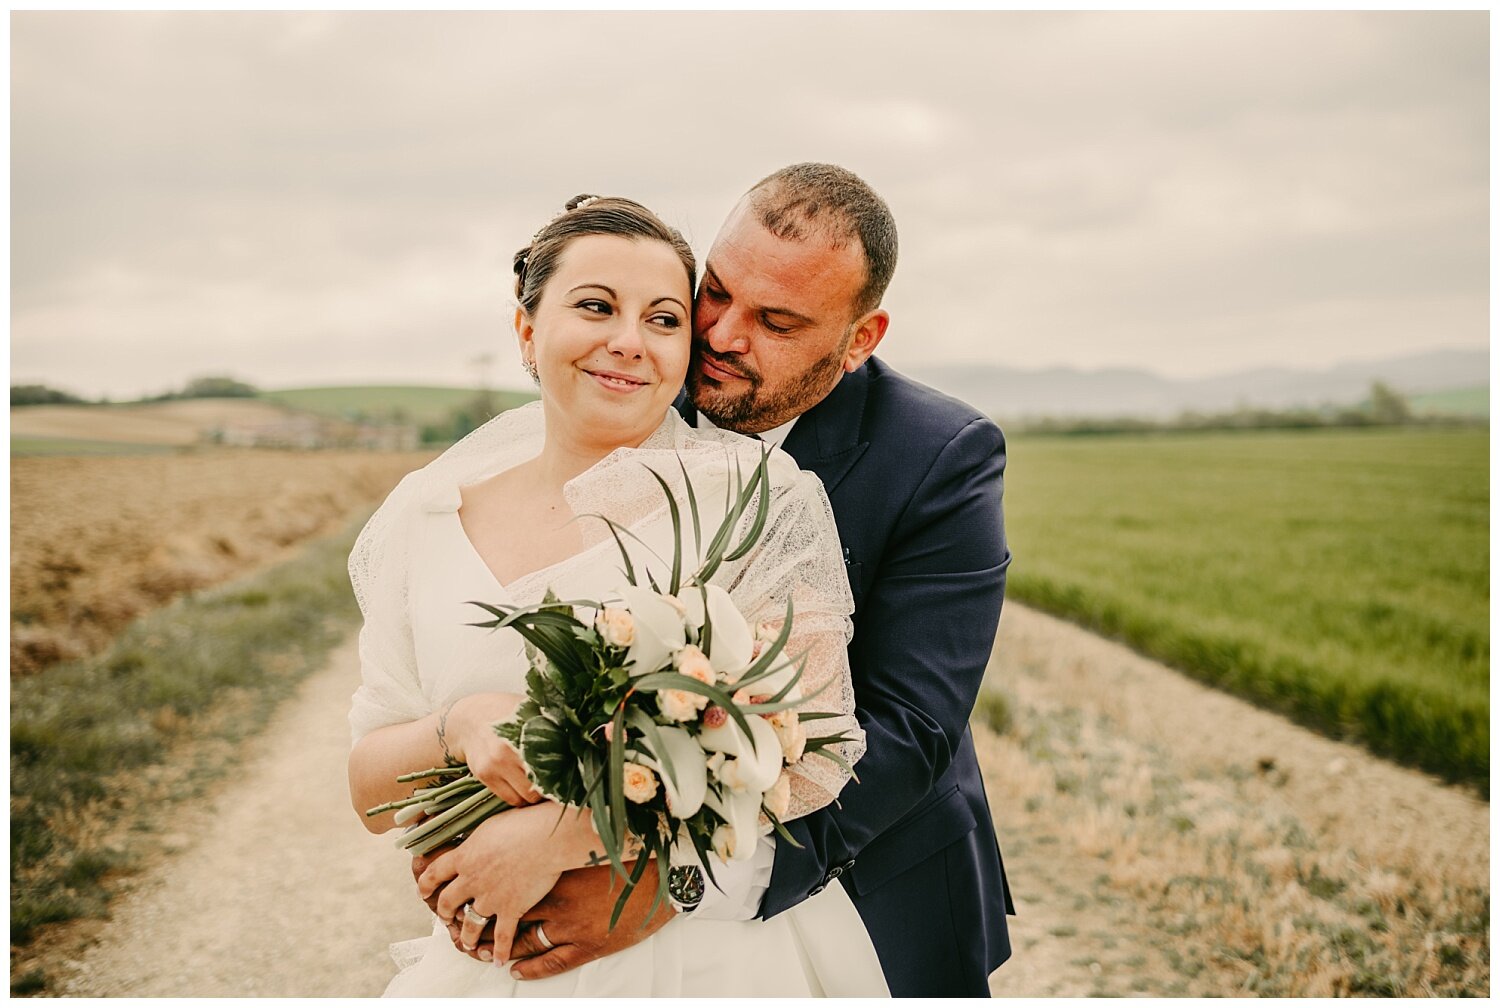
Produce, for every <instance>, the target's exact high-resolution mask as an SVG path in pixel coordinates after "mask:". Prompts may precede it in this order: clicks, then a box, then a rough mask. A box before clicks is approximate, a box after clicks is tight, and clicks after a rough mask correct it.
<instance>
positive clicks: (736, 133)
mask: <svg viewBox="0 0 1500 1008" xmlns="http://www.w3.org/2000/svg"><path fill="white" fill-rule="evenodd" d="M1487 74H1488V42H1487V21H1486V16H1485V15H1484V14H1483V13H1482V12H1470V13H1446V14H1424V13H1393V12H1379V13H1360V12H1335V13H1302V14H1296V13H1291V14H1288V13H1240V14H1101V13H1078V14H1033V13H966V14H959V13H941V14H870V13H864V14H855V13H845V14H833V13H823V14H789V13H775V14H772V13H756V14H751V13H738V14H624V13H615V14H600V13H574V14H526V13H467V14H396V13H328V14H276V13H236V14H192V13H154V14H145V13H139V14H127V13H71V14H60V13H43V12H19V13H17V14H15V15H14V17H13V20H12V106H13V109H12V187H13V188H12V269H13V275H12V369H13V372H14V373H15V375H16V377H17V379H18V380H19V379H20V378H21V377H23V376H25V377H28V378H36V379H39V380H47V381H51V382H53V383H55V384H59V385H63V386H67V387H74V388H78V389H79V390H81V391H85V392H88V393H90V394H97V393H99V392H109V393H111V394H116V395H127V394H134V393H138V392H141V391H155V390H159V389H161V388H164V387H167V386H169V385H172V384H176V383H178V382H180V381H181V380H182V379H183V378H185V377H188V376H189V375H190V374H191V373H196V372H198V371H201V370H214V371H225V370H230V371H237V373H241V374H242V375H243V376H244V377H246V378H249V379H250V380H255V381H261V382H265V383H271V382H276V383H299V382H304V381H305V382H308V383H313V382H318V383H323V382H331V381H340V380H342V381H349V382H358V381H362V380H367V379H374V378H381V379H391V378H397V377H401V376H403V375H422V376H423V377H424V378H425V379H426V380H433V381H440V380H449V381H454V382H466V381H468V380H469V368H468V362H469V361H470V360H471V359H472V357H473V356H474V354H475V353H477V352H479V351H480V349H483V348H485V347H498V351H497V352H498V354H499V355H500V357H501V359H502V368H503V366H504V364H503V362H504V361H508V360H509V359H510V358H509V356H508V355H509V354H511V353H513V351H511V350H510V348H509V343H510V337H509V335H508V328H509V314H510V302H509V290H508V284H507V268H508V259H509V255H510V253H511V251H513V250H514V248H515V247H516V246H517V245H519V244H520V243H521V242H523V241H524V240H525V238H526V237H527V236H528V235H529V234H530V233H531V232H532V230H534V229H535V227H536V226H537V225H538V224H540V223H541V222H542V221H543V220H545V219H546V218H547V217H548V216H550V214H552V213H553V212H555V210H556V209H557V208H558V207H559V206H560V205H561V203H562V201H564V200H565V199H567V198H568V197H569V196H572V195H574V194H575V193H578V192H601V193H622V194H626V195H631V196H634V197H635V198H638V199H640V200H642V201H643V202H645V203H647V204H648V205H650V206H653V207H655V208H657V209H659V210H660V211H661V212H662V213H663V215H664V216H666V217H667V218H668V219H669V220H671V221H673V222H674V223H676V224H678V225H679V226H681V227H682V228H683V230H684V232H685V233H686V234H687V235H688V237H689V239H690V240H691V241H692V242H693V244H694V246H695V247H696V248H697V249H698V251H699V252H700V253H703V252H705V251H706V250H707V248H708V246H709V244H710V242H711V240H712V237H713V234H714V232H715V231H716V229H717V227H718V224H719V222H720V221H721V220H722V217H723V214H724V213H725V211H726V210H727V209H728V207H729V206H730V205H732V203H733V202H734V200H735V199H736V198H737V197H738V196H739V194H740V193H742V192H743V191H744V189H745V188H746V187H747V186H748V185H749V184H750V183H751V182H753V181H754V180H755V179H757V178H759V177H760V176H762V175H764V174H765V173H766V172H769V171H771V170H773V169H775V168H776V167H779V166H780V165H782V164H786V163H790V162H792V161H800V160H831V161H836V162H839V163H842V164H846V165H847V166H849V167H851V168H853V169H854V170H855V171H857V172H859V173H860V174H862V175H863V176H864V177H866V178H867V179H868V180H869V181H870V182H871V183H872V184H873V185H874V186H875V187H876V188H877V189H878V190H879V191H880V192H881V193H882V194H883V195H884V196H885V197H886V199H887V201H888V202H889V203H890V204H891V206H892V208H893V210H894V211H895V213H896V215H897V220H898V223H899V226H900V229H901V236H902V256H901V264H900V267H899V269H898V271H897V275H896V280H895V282H894V284H893V286H892V289H891V294H890V298H889V301H890V306H891V308H892V310H893V313H894V314H895V317H896V322H895V326H894V328H893V335H892V338H891V339H890V340H889V341H888V343H887V347H886V348H883V354H884V355H885V356H887V357H888V358H889V359H890V360H892V361H893V362H895V363H896V364H897V365H898V366H900V365H901V364H903V363H905V364H915V363H918V362H927V361H930V360H939V361H946V362H952V361H961V360H989V361H997V362H1004V363H1009V364H1015V365H1020V366H1039V365H1045V364H1059V363H1073V364H1077V365H1080V366H1097V365H1101V364H1131V365H1136V366H1143V367H1149V368H1156V369H1159V370H1163V371H1167V372H1173V373H1179V374H1181V373H1205V372H1208V371H1213V370H1221V369H1224V368H1227V367H1235V366H1248V365H1256V364H1270V363H1289V364H1297V363H1300V362H1306V363H1308V364H1310V365H1311V364H1314V363H1324V362H1331V361H1333V360H1338V359H1341V358H1342V357H1346V356H1359V355H1365V351H1366V350H1368V349H1369V348H1370V347H1371V346H1372V345H1376V344H1378V345H1380V346H1388V347H1390V348H1391V349H1392V350H1393V351H1405V350H1414V349H1420V348H1422V347H1424V346H1428V345H1433V344H1444V345H1454V344H1463V345H1476V346H1477V345H1481V344H1482V343H1484V342H1485V341H1486V340H1487V333H1488V330H1487V325H1488V323H1487V273H1488V261H1487V258H1488V257H1487V242H1488V222H1487V218H1488V101H1487V96H1488V82H1487Z"/></svg>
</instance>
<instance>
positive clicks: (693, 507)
mask: <svg viewBox="0 0 1500 1008" xmlns="http://www.w3.org/2000/svg"><path fill="white" fill-rule="evenodd" d="M677 467H678V468H679V469H681V470H682V485H683V487H684V488H686V490H687V499H688V514H690V515H692V516H693V552H695V553H700V554H701V553H702V551H703V530H702V528H701V527H700V524H699V520H698V496H697V495H696V494H694V493H693V481H692V480H690V479H688V471H687V466H686V465H684V464H683V462H682V456H681V455H680V454H679V455H678V456H677Z"/></svg>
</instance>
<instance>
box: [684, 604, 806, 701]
mask: <svg viewBox="0 0 1500 1008" xmlns="http://www.w3.org/2000/svg"><path fill="white" fill-rule="evenodd" d="M707 608H708V605H707V603H705V604H704V609H705V610H706V609H707ZM791 636H792V600H791V599H790V598H788V599H787V600H786V616H785V617H784V618H783V619H782V621H781V631H780V632H779V633H778V634H777V635H776V639H775V640H774V641H772V642H771V643H770V644H769V645H767V646H766V647H765V648H764V649H762V650H761V653H760V657H759V658H757V659H755V661H753V662H751V663H750V667H749V668H747V669H746V670H745V671H744V674H743V675H741V676H740V677H739V679H738V680H736V681H735V685H736V686H739V687H741V688H743V687H745V686H749V685H751V684H752V683H755V682H758V681H760V680H761V679H764V678H765V677H766V676H768V675H770V674H771V665H772V664H773V663H774V662H775V661H776V659H778V658H780V657H781V652H782V651H784V650H786V642H787V641H788V640H790V639H791ZM799 678H800V677H799Z"/></svg>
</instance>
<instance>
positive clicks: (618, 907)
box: [609, 854, 650, 931]
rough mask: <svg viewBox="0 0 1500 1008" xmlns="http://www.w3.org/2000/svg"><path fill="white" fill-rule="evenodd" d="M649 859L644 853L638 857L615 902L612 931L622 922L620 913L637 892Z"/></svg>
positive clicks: (611, 922) (611, 923)
mask: <svg viewBox="0 0 1500 1008" xmlns="http://www.w3.org/2000/svg"><path fill="white" fill-rule="evenodd" d="M648 860H650V859H649V858H647V857H646V856H645V855H644V854H642V856H641V857H639V858H637V859H636V862H635V868H633V869H632V870H631V872H630V875H629V877H628V878H627V880H626V882H625V888H624V889H623V890H621V892H620V898H619V899H618V900H617V901H616V902H615V909H614V912H613V913H611V914H610V915H609V929H610V930H611V931H613V930H614V929H615V925H616V924H618V923H620V914H621V913H622V912H624V910H625V904H626V902H628V901H629V899H630V894H631V893H633V892H635V885H636V883H637V882H639V881H640V880H641V876H642V875H644V874H646V862H647V861H648ZM648 919H649V915H648Z"/></svg>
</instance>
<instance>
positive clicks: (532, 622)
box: [366, 456, 853, 927]
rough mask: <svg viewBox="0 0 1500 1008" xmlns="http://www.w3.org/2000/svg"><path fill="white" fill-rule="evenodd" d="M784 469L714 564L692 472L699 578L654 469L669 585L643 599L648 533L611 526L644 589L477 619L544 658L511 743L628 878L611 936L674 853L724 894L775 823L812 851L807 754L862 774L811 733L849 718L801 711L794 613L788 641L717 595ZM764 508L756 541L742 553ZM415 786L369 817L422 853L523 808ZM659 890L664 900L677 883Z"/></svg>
mask: <svg viewBox="0 0 1500 1008" xmlns="http://www.w3.org/2000/svg"><path fill="white" fill-rule="evenodd" d="M767 463H768V456H762V458H761V461H760V464H759V466H758V467H757V468H756V470H755V472H754V473H753V474H752V476H751V478H750V480H749V482H748V483H746V482H745V481H744V479H743V477H742V475H741V474H740V473H739V472H738V471H737V472H736V480H735V483H734V485H732V486H731V487H730V488H729V491H728V500H727V501H726V515H725V518H724V520H723V522H722V523H721V524H720V525H719V527H718V529H717V530H716V531H715V532H714V533H713V535H712V536H711V537H710V539H709V542H708V545H707V547H706V548H704V547H703V545H702V529H701V528H700V520H699V512H698V506H697V501H696V499H695V498H694V494H693V487H692V483H691V481H689V480H687V471H686V469H685V468H684V470H683V477H684V486H685V490H686V497H687V502H686V503H687V513H688V516H689V517H690V519H691V523H692V530H693V537H694V547H695V550H697V551H698V555H700V556H701V557H702V563H701V565H700V566H699V567H698V568H697V569H696V570H694V571H691V572H685V571H684V570H683V556H682V543H683V536H682V531H683V517H682V513H681V509H680V507H679V504H678V501H677V500H676V498H675V497H674V496H673V494H672V492H671V489H670V487H669V486H668V484H667V482H666V480H664V479H663V478H662V477H661V476H660V474H658V473H656V472H655V471H652V473H651V475H652V476H653V477H655V478H656V480H657V482H658V483H660V484H661V487H662V490H663V492H664V493H665V494H666V498H667V507H668V509H669V513H670V517H671V520H672V531H673V542H674V544H675V546H674V551H673V557H672V566H671V574H670V577H669V579H668V580H667V583H666V584H658V583H657V582H656V580H655V579H654V578H653V577H652V575H651V573H650V572H649V571H644V572H643V574H644V581H645V583H644V584H643V583H641V580H642V579H641V578H638V577H637V574H636V570H635V568H634V566H633V565H632V563H631V560H630V556H629V554H628V552H627V551H626V549H625V545H624V542H623V541H622V539H621V535H622V534H623V535H626V536H631V535H632V533H631V532H630V531H629V530H628V529H624V528H622V527H620V526H619V525H617V524H616V523H615V522H613V521H610V519H608V518H605V517H604V516H602V515H596V516H594V517H599V518H601V519H602V520H604V521H605V522H607V523H608V525H609V530H610V532H611V534H612V535H613V536H614V539H615V543H616V545H617V546H618V547H619V550H620V555H621V557H622V559H623V561H624V564H623V567H624V575H625V579H626V582H627V583H625V584H622V585H621V586H620V587H619V588H618V589H617V590H616V591H615V593H614V596H613V597H611V598H609V599H606V600H603V601H588V600H575V601H567V602H565V601H562V600H559V599H557V598H556V597H555V596H553V595H552V594H551V593H550V592H549V593H548V596H547V597H546V598H545V599H544V600H543V601H542V602H541V603H540V604H538V605H534V606H527V607H512V606H498V605H489V604H487V603H483V602H474V603H471V604H472V605H476V606H478V607H480V608H481V609H483V610H485V611H486V612H487V613H489V614H490V616H492V617H493V618H492V619H489V620H486V621H483V622H478V623H473V624H470V625H471V626H478V627H510V628H512V629H514V630H515V631H517V632H518V633H520V634H521V636H522V637H523V638H524V639H525V640H526V642H527V653H528V656H529V657H530V659H531V669H530V670H529V672H528V673H527V676H526V699H525V701H524V702H523V703H522V704H521V706H520V708H519V709H518V710H517V712H516V715H515V717H514V718H513V719H512V720H510V721H507V722H502V723H501V724H499V725H496V729H495V730H496V732H497V733H498V734H499V735H500V737H502V738H504V739H506V740H508V741H509V742H510V743H511V744H513V745H515V746H516V748H517V749H519V750H520V753H521V755H522V757H523V758H524V759H525V761H526V764H527V767H528V773H529V776H530V778H531V780H532V782H533V783H534V784H535V785H536V787H537V789H538V790H539V791H541V792H542V793H543V794H545V795H546V796H547V797H548V798H551V799H553V800H554V801H557V802H560V803H562V804H564V805H570V806H574V807H579V808H585V807H586V808H588V809H589V810H590V812H591V814H592V819H593V825H594V828H595V830H597V831H598V833H599V836H600V837H601V838H602V839H603V842H604V846H605V849H606V852H607V853H608V855H609V860H610V862H611V864H612V865H613V866H614V868H615V870H616V871H617V872H619V874H620V875H621V877H622V878H623V879H624V880H625V885H624V888H623V891H622V893H621V895H620V898H619V901H618V902H617V903H616V905H615V910H614V915H613V916H612V917H611V920H610V926H611V927H613V926H614V924H615V922H616V921H617V920H618V919H619V914H620V912H621V910H622V909H623V908H624V906H625V901H626V900H627V899H628V898H629V896H630V893H631V892H632V891H633V889H634V887H635V884H636V883H637V882H638V881H639V880H640V878H641V876H642V874H643V873H644V871H645V867H646V862H647V859H648V858H650V857H652V856H656V857H658V858H662V859H664V860H665V859H666V858H667V857H668V856H669V853H670V850H671V848H672V847H673V846H674V845H675V846H677V847H678V849H679V850H680V851H682V852H683V854H684V855H686V854H687V852H688V851H689V850H690V851H692V852H693V853H694V854H696V856H697V858H698V860H699V862H700V863H701V864H702V865H703V868H704V870H705V871H706V872H707V873H708V876H709V878H710V879H712V877H713V872H712V868H711V867H710V865H709V861H708V852H709V851H713V852H714V853H716V854H717V855H718V856H719V857H721V858H723V859H724V860H735V859H744V858H748V857H750V856H751V855H752V854H753V852H754V848H755V845H756V839H757V837H758V835H759V833H760V816H761V815H762V814H764V815H765V816H766V818H767V820H768V821H769V822H770V824H771V826H772V828H774V829H775V830H776V831H777V832H778V833H779V834H780V835H781V836H782V837H783V838H784V839H785V840H786V841H787V842H789V843H792V844H793V845H794V846H797V843H796V841H795V840H794V839H793V838H792V836H791V834H790V833H788V832H787V831H786V828H785V827H784V826H783V825H782V824H781V817H782V816H784V815H785V813H786V809H787V805H788V800H789V797H790V787H791V783H790V779H789V777H788V775H787V770H786V768H787V767H789V766H791V765H792V764H794V763H796V762H797V761H798V760H800V759H801V758H802V757H803V756H804V754H814V755H817V756H820V757H823V758H825V759H829V760H832V761H834V762H836V763H838V764H840V765H841V766H843V767H844V768H845V769H846V770H849V772H850V773H851V774H852V772H853V771H852V768H850V767H849V766H848V763H847V762H846V761H845V760H844V758H843V756H842V755H840V753H838V752H837V751H836V750H835V749H834V748H833V746H835V745H836V744H838V743H840V742H843V741H846V740H847V739H846V738H845V736H844V735H843V734H837V735H825V736H813V737H809V734H808V733H807V731H806V730H805V729H804V727H803V726H804V724H805V723H807V722H810V721H815V720H818V719H820V718H827V717H833V716H834V715H833V714H829V713H819V712H799V711H797V710H796V709H795V708H796V707H797V706H798V705H800V704H803V703H805V701H806V700H808V699H811V697H803V696H802V695H801V692H800V690H799V689H798V681H799V680H800V679H801V676H802V662H803V659H804V658H805V656H799V657H792V656H789V655H788V654H787V653H786V644H787V640H788V638H789V636H790V634H791V630H792V615H793V614H792V605H791V602H790V600H789V601H788V603H787V610H786V618H785V619H783V620H782V621H781V623H780V626H779V627H775V626H773V625H770V624H762V625H760V626H758V627H755V628H752V627H751V626H750V625H749V624H748V622H747V620H746V619H745V617H744V615H743V614H742V613H741V612H740V611H739V609H738V608H737V607H736V606H735V604H734V603H733V602H732V601H731V600H730V597H729V594H728V593H727V592H726V591H724V589H722V588H720V587H719V586H718V585H714V584H710V583H709V581H710V579H711V578H712V577H713V575H714V573H715V572H716V571H717V570H718V569H719V567H720V566H721V565H722V564H723V563H724V562H725V561H733V560H737V559H739V558H741V557H743V556H745V555H747V554H748V553H749V552H750V550H751V549H753V548H754V547H755V545H756V543H757V542H758V541H759V539H760V537H761V535H762V533H763V532H764V530H765V524H766V514H767V510H768V503H769V497H770V478H769V475H768V471H767ZM679 464H680V463H679ZM752 504H754V506H755V510H754V513H753V516H752V518H751V520H750V522H749V525H748V528H747V530H746V532H745V533H744V535H743V536H742V537H741V538H740V540H739V542H737V543H734V542H732V540H733V539H734V538H735V529H736V528H737V527H738V526H739V524H740V522H741V519H742V518H743V516H744V515H745V514H746V512H747V510H748V509H749V508H750V507H751V506H752ZM400 780H401V781H403V782H416V781H426V782H428V783H427V785H426V786H425V787H422V788H420V789H419V790H417V791H416V792H415V793H414V794H413V795H412V796H411V797H410V798H407V799H404V800H402V801H398V802H392V803H389V804H386V805H382V806H379V807H378V808H374V809H371V810H369V812H367V813H366V814H367V815H377V814H379V813H381V812H386V811H389V810H390V809H392V808H396V809H399V810H400V811H398V813H397V818H396V821H397V823H398V824H403V825H404V824H406V823H410V822H413V821H414V820H420V822H418V824H417V825H416V826H414V827H413V828H412V829H411V830H409V831H408V832H407V833H405V834H404V835H403V836H402V837H401V838H400V844H401V846H402V847H404V848H406V849H408V850H410V851H412V852H413V853H414V854H425V853H427V852H428V851H431V850H433V849H435V848H437V847H440V846H442V845H443V844H446V843H450V842H452V841H454V840H456V839H462V838H463V837H464V836H466V835H467V834H468V833H469V832H470V831H472V830H473V829H474V828H475V827H476V826H478V825H479V823H481V822H483V821H484V820H485V819H487V818H488V817H489V816H491V815H494V814H495V813H497V812H500V811H503V810H504V809H505V808H507V806H506V804H505V803H504V802H502V801H501V800H500V799H499V798H498V797H496V796H495V795H494V794H492V793H491V792H490V791H489V790H488V789H486V788H485V787H484V785H483V784H481V783H480V782H479V781H478V780H477V779H475V778H474V776H473V775H472V774H470V773H469V772H468V768H467V767H465V766H455V767H439V768H434V769H432V770H425V771H421V772H418V773H414V774H408V775H405V776H403V777H401V778H400ZM637 851H638V852H639V854H638V856H636V852H637ZM630 856H636V862H635V867H634V870H633V871H627V870H626V868H625V860H626V859H627V858H628V857H630ZM658 876H659V879H660V888H659V892H658V894H657V899H658V900H661V899H663V898H664V897H665V895H666V885H667V873H666V872H665V871H661V872H658Z"/></svg>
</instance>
